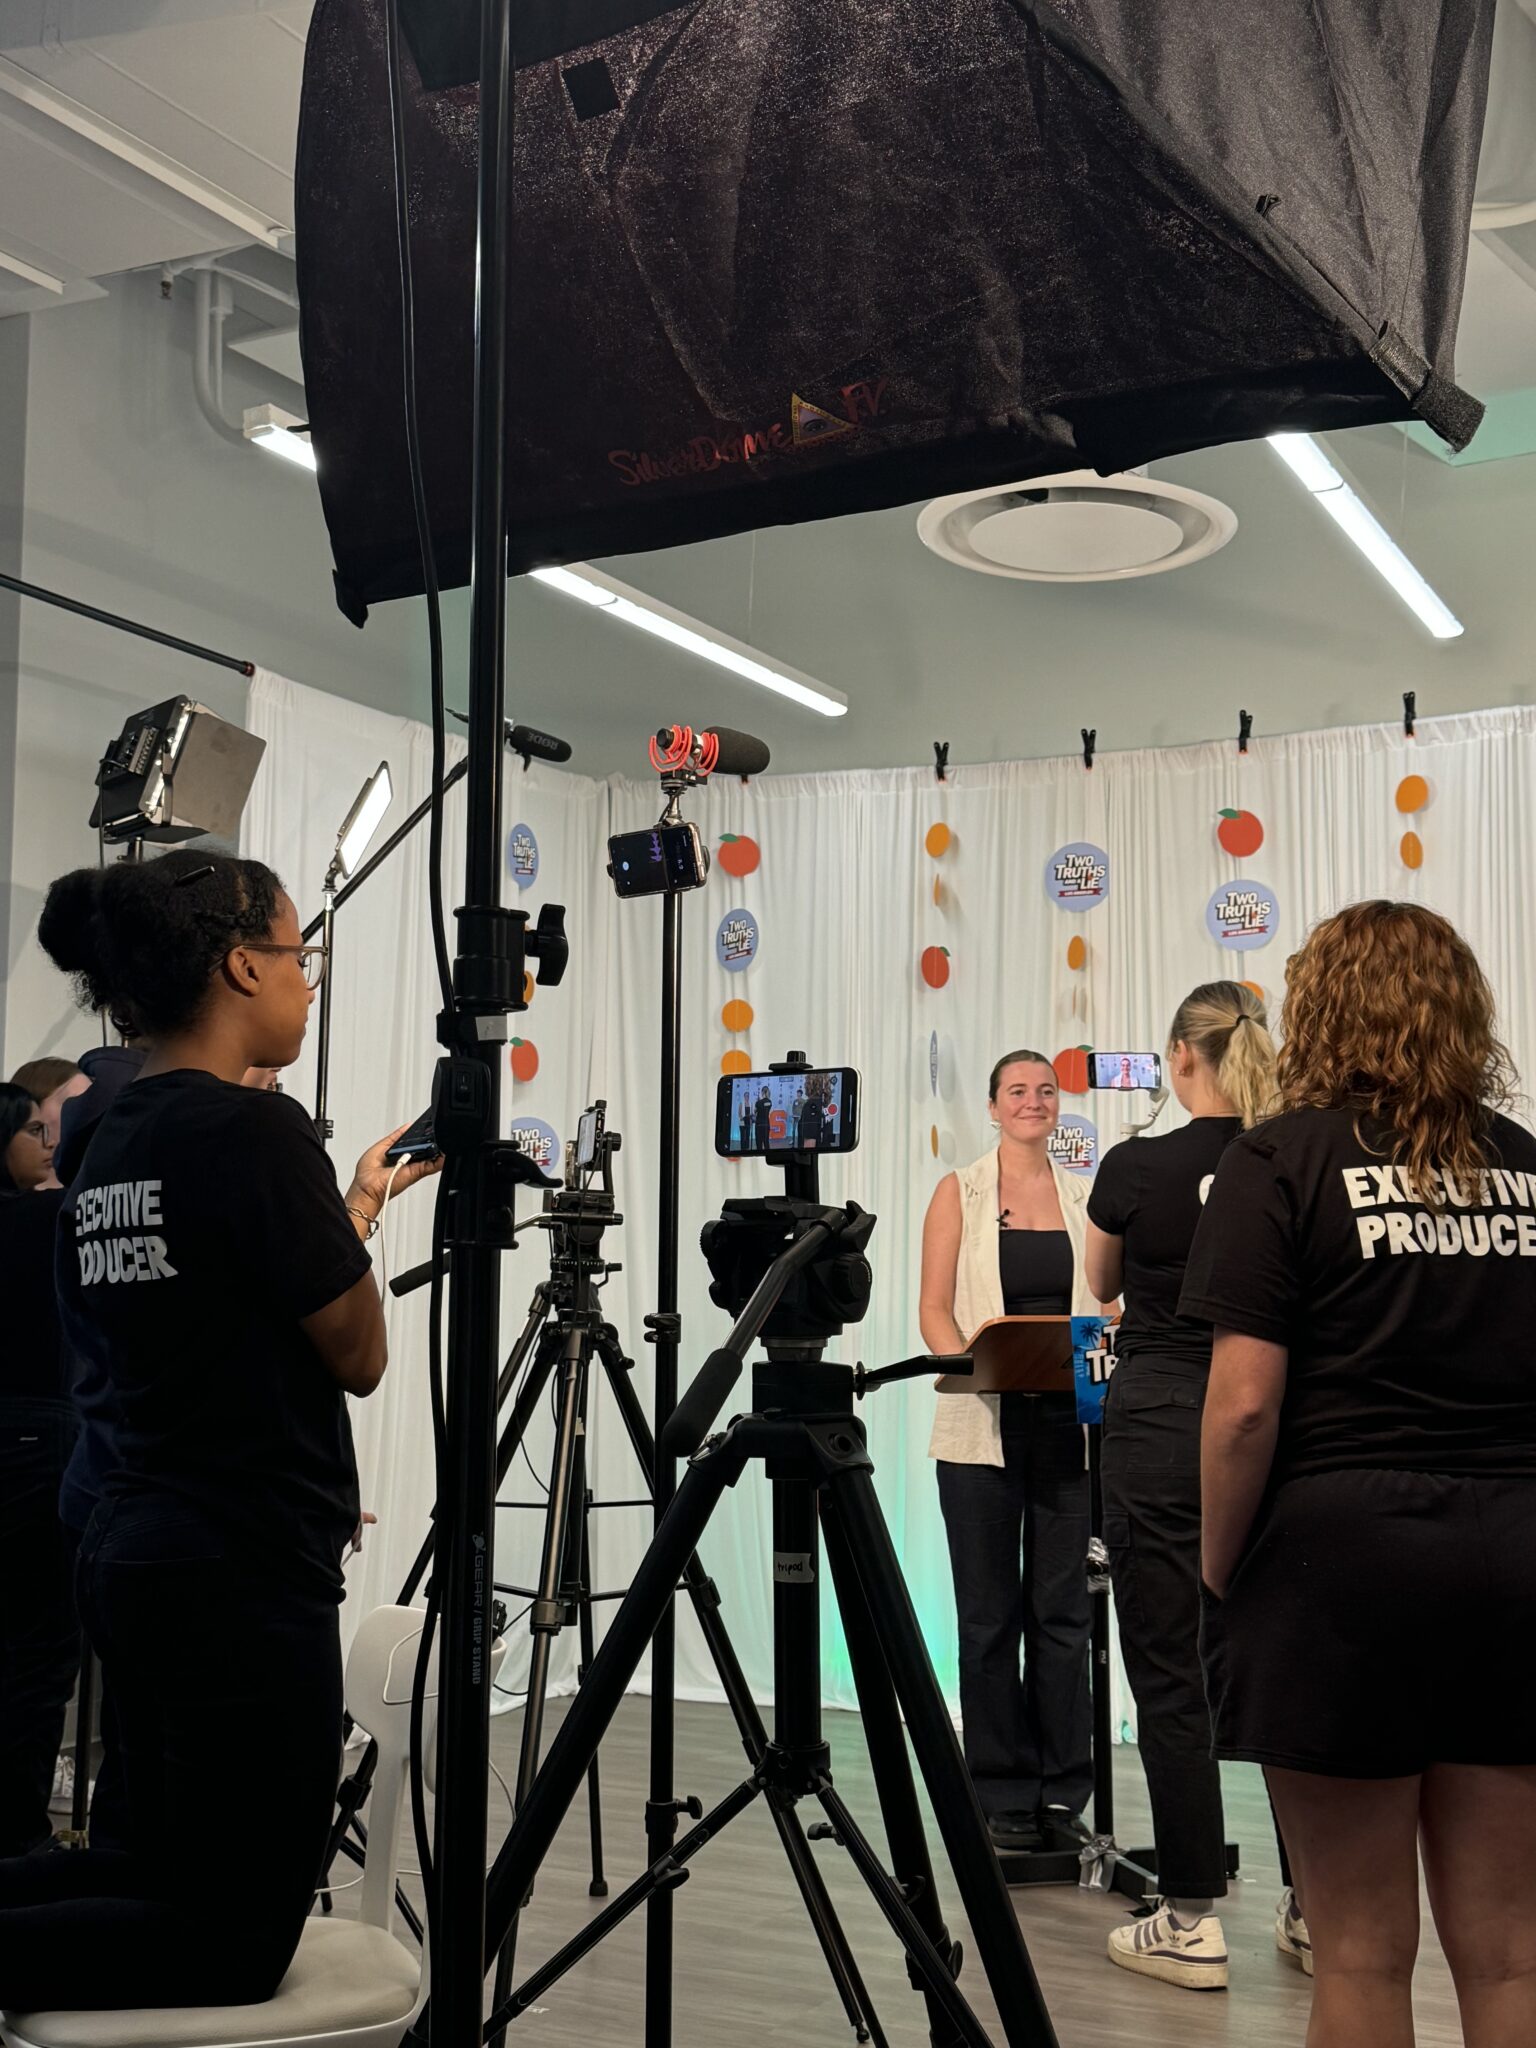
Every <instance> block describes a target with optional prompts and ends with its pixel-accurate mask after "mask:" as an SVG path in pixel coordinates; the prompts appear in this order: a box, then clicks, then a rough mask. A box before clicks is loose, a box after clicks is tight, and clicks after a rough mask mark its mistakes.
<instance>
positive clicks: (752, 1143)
mask: <svg viewBox="0 0 1536 2048" xmlns="http://www.w3.org/2000/svg"><path fill="white" fill-rule="evenodd" d="M858 1142H859V1076H858V1073H857V1071H856V1069H855V1068H853V1067H813V1068H811V1069H809V1070H807V1071H803V1072H796V1073H791V1074H727V1075H726V1076H725V1078H724V1079H723V1080H722V1081H721V1083H720V1085H719V1089H718V1091H717V1093H716V1097H715V1150H716V1151H717V1152H718V1153H720V1154H721V1155H722V1157H724V1158H727V1159H747V1158H761V1157H763V1156H764V1155H766V1154H769V1153H774V1152H851V1151H852V1150H853V1149H854V1147H855V1146H856V1145H857V1144H858Z"/></svg>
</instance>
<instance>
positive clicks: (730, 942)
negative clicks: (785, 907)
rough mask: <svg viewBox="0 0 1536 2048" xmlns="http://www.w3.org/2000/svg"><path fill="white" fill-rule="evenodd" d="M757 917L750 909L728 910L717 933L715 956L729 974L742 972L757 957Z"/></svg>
mask: <svg viewBox="0 0 1536 2048" xmlns="http://www.w3.org/2000/svg"><path fill="white" fill-rule="evenodd" d="M757 942H758V929H757V919H756V918H755V917H754V916H753V915H752V913H751V911H750V910H728V911H727V912H726V913H725V915H724V917H722V918H721V920H720V929H719V930H718V931H717V932H716V933H715V958H716V959H717V960H718V961H719V962H720V965H721V966H722V967H723V968H724V969H725V971H726V973H727V974H740V973H742V972H743V970H744V969H746V968H748V967H750V966H751V965H752V962H753V961H754V960H755V959H756V958H757Z"/></svg>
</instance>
